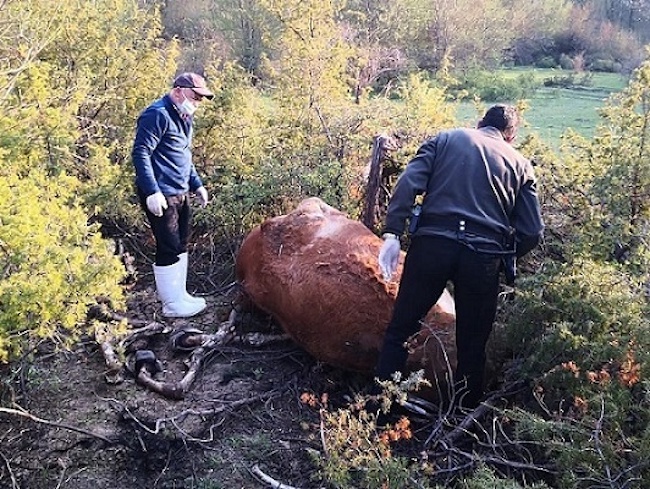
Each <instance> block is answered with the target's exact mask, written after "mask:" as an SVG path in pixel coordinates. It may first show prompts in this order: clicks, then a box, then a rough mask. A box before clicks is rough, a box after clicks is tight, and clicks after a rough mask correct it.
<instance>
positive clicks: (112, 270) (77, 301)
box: [0, 158, 124, 362]
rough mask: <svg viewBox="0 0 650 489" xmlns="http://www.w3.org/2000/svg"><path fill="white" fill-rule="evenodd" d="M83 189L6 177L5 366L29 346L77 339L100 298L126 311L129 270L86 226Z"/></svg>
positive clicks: (0, 200) (0, 210)
mask: <svg viewBox="0 0 650 489" xmlns="http://www.w3.org/2000/svg"><path fill="white" fill-rule="evenodd" d="M7 164H8V162H7V161H6V160H4V159H2V158H0V165H2V166H5V165H7ZM77 188H78V183H77V181H76V179H74V178H71V177H67V176H65V175H64V174H62V175H59V176H57V177H56V178H54V177H48V176H46V175H45V174H44V173H42V172H39V171H36V170H35V171H33V172H31V173H30V174H29V175H27V176H24V177H18V176H0V251H1V258H0V263H1V266H2V280H0V362H7V361H8V360H9V359H11V358H12V357H13V356H14V355H16V354H18V353H20V351H21V349H22V347H23V346H24V345H25V344H26V342H27V341H28V340H30V339H34V338H52V339H55V340H56V341H57V342H60V343H65V342H67V341H69V340H70V339H73V338H75V337H76V336H78V335H79V334H80V333H81V332H82V325H83V323H84V319H85V315H86V311H87V307H88V305H89V304H91V303H93V302H95V300H96V298H97V297H98V296H102V297H104V298H106V299H109V300H111V301H113V303H114V304H115V306H117V307H119V306H120V305H121V304H122V301H123V297H122V289H121V287H120V285H119V281H120V280H121V278H122V277H123V274H124V270H123V267H122V265H121V264H120V262H119V260H118V259H117V257H115V256H113V253H112V249H111V247H110V244H109V243H108V242H106V241H105V240H103V239H102V238H101V236H100V235H99V233H98V232H97V228H96V227H95V226H92V225H88V219H87V215H86V212H85V210H84V209H83V208H82V207H81V206H79V204H78V202H77V201H76V198H75V192H76V190H77Z"/></svg>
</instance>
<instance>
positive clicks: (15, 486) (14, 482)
mask: <svg viewBox="0 0 650 489" xmlns="http://www.w3.org/2000/svg"><path fill="white" fill-rule="evenodd" d="M0 458H2V461H3V462H4V463H5V466H6V467H7V471H8V472H9V477H10V478H11V489H20V486H19V485H18V481H17V480H16V476H15V475H14V472H13V470H11V464H10V463H9V460H7V457H5V456H4V453H2V452H0Z"/></svg>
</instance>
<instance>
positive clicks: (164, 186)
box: [132, 94, 203, 196]
mask: <svg viewBox="0 0 650 489" xmlns="http://www.w3.org/2000/svg"><path fill="white" fill-rule="evenodd" d="M191 144H192V120H191V119H188V120H187V121H186V120H183V119H182V118H181V116H180V113H179V112H178V109H177V108H176V106H175V105H174V103H173V102H172V100H171V98H170V97H169V94H167V95H165V96H164V97H162V98H161V99H159V100H156V101H155V102H154V103H152V104H151V105H150V106H149V107H147V108H146V109H145V110H144V111H143V112H142V113H141V114H140V117H139V118H138V123H137V130H136V135H135V142H134V143H133V151H132V159H133V165H134V166H135V183H136V185H137V186H138V188H139V189H140V190H141V191H142V192H143V193H144V194H145V196H149V195H151V194H154V193H156V192H162V193H163V194H164V195H178V194H182V193H185V192H188V191H191V192H194V191H195V190H196V189H197V188H199V187H201V186H202V185H203V183H202V182H201V179H200V178H199V175H198V174H197V172H196V169H195V168H194V164H193V163H192V151H191Z"/></svg>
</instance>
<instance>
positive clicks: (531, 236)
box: [511, 179, 544, 257]
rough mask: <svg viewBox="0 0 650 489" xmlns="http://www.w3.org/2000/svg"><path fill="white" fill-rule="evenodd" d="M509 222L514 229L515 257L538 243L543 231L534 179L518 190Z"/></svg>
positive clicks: (522, 254) (523, 253)
mask: <svg viewBox="0 0 650 489" xmlns="http://www.w3.org/2000/svg"><path fill="white" fill-rule="evenodd" d="M511 222H512V225H513V227H514V228H515V231H516V237H515V239H516V242H517V257H520V256H524V255H525V254H526V253H528V252H529V251H531V250H532V249H533V248H535V247H536V246H537V245H538V244H539V243H540V241H541V239H542V235H543V233H544V222H543V221H542V214H541V209H540V205H539V198H538V197H537V189H536V185H535V180H534V179H531V180H528V181H527V182H526V184H525V185H524V186H523V187H522V188H521V189H520V190H519V194H518V195H517V200H516V202H515V208H514V210H513V214H512V220H511Z"/></svg>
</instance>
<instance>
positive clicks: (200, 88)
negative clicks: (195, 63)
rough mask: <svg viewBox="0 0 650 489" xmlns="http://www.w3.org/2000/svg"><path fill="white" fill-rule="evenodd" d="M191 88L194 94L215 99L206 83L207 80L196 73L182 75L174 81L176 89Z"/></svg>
mask: <svg viewBox="0 0 650 489" xmlns="http://www.w3.org/2000/svg"><path fill="white" fill-rule="evenodd" d="M176 87H180V88H191V89H192V90H193V91H194V92H196V93H198V94H199V95H201V96H203V97H205V98H208V99H211V98H212V97H214V93H212V92H211V91H210V90H208V86H207V84H206V83H205V78H203V77H202V76H201V75H197V74H196V73H191V72H187V73H182V74H180V75H178V76H177V77H176V78H175V79H174V88H176Z"/></svg>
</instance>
